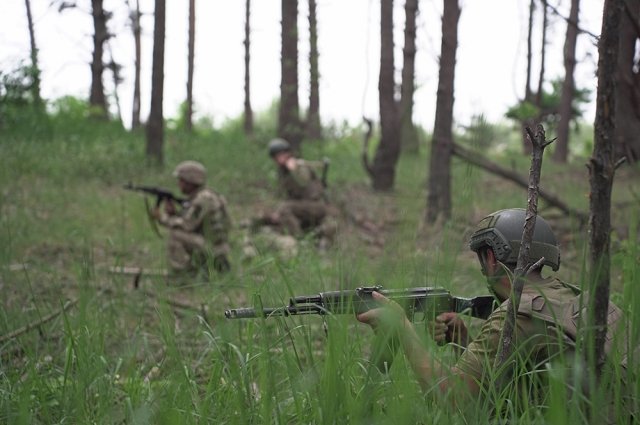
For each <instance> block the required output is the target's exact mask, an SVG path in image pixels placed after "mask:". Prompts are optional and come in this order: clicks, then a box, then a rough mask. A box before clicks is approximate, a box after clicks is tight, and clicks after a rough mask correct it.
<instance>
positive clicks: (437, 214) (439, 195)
mask: <svg viewBox="0 0 640 425" xmlns="http://www.w3.org/2000/svg"><path fill="white" fill-rule="evenodd" d="M460 12H461V11H460V6H459V4H458V0H444V12H443V15H442V46H441V53H440V73H439V76H438V94H437V99H436V120H435V124H434V126H433V141H432V142H431V159H430V166H429V183H428V184H429V187H428V189H429V190H428V195H427V212H426V217H425V219H426V222H427V223H436V222H437V221H438V220H439V219H444V220H448V219H449V218H450V217H451V153H452V147H453V134H452V127H453V101H454V81H455V69H456V50H457V48H458V21H459V19H460Z"/></svg>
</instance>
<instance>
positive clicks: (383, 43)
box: [371, 0, 400, 191]
mask: <svg viewBox="0 0 640 425" xmlns="http://www.w3.org/2000/svg"><path fill="white" fill-rule="evenodd" d="M380 4H381V7H380V77H379V79H378V93H379V101H380V130H381V131H380V133H381V135H380V144H378V148H377V149H376V154H375V157H374V158H373V164H372V166H371V171H372V175H371V177H372V186H373V189H374V190H378V191H388V190H391V189H393V185H394V181H395V174H396V163H397V162H398V157H399V155H400V137H399V136H400V135H399V125H398V110H397V106H396V101H395V96H394V91H395V84H394V78H393V77H394V68H393V0H382V1H381V2H380Z"/></svg>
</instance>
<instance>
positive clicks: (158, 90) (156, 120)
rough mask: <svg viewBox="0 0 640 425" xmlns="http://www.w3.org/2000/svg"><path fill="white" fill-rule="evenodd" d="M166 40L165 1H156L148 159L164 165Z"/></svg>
mask: <svg viewBox="0 0 640 425" xmlns="http://www.w3.org/2000/svg"><path fill="white" fill-rule="evenodd" d="M164 38H165V0H155V17H154V27H153V64H152V73H151V109H150V111H149V120H148V121H147V149H146V152H147V158H149V159H150V160H152V161H153V162H155V163H156V164H158V165H162V163H163V161H164V158H163V145H164V116H163V112H162V100H163V98H164Z"/></svg>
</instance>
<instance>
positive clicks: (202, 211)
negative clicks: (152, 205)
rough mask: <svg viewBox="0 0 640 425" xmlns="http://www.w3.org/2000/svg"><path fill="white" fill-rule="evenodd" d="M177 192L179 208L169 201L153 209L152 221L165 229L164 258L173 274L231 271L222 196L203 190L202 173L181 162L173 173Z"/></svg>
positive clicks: (197, 167) (194, 164) (197, 166)
mask: <svg viewBox="0 0 640 425" xmlns="http://www.w3.org/2000/svg"><path fill="white" fill-rule="evenodd" d="M173 176H174V177H176V178H177V179H178V186H179V188H180V191H181V192H182V193H183V194H185V195H186V196H187V200H186V202H184V203H183V205H182V206H181V208H180V207H178V206H176V204H175V203H174V202H173V201H172V200H165V201H164V202H163V204H164V208H163V209H161V208H156V209H155V210H154V211H153V215H154V217H155V218H156V219H157V220H158V223H160V225H162V226H164V227H167V228H168V229H169V237H168V240H167V254H168V261H169V266H170V267H171V270H172V271H173V272H174V273H187V274H193V275H195V274H197V273H198V272H200V271H205V272H206V273H207V274H208V272H209V271H210V270H211V269H214V270H216V271H217V272H218V273H224V272H227V271H229V269H230V268H231V266H230V263H229V259H228V255H229V240H228V233H229V228H230V227H231V220H230V219H229V215H228V213H227V201H226V200H225V198H224V196H222V195H220V194H218V193H216V192H214V191H213V190H211V189H209V188H207V187H206V186H205V183H206V177H207V173H206V169H205V168H204V166H203V165H202V164H201V163H199V162H196V161H184V162H181V163H180V164H178V166H177V167H176V168H175V170H174V172H173Z"/></svg>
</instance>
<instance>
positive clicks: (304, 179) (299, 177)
mask: <svg viewBox="0 0 640 425" xmlns="http://www.w3.org/2000/svg"><path fill="white" fill-rule="evenodd" d="M290 172H291V177H293V179H294V180H295V182H296V183H297V184H299V185H300V186H302V187H305V186H307V185H308V184H309V183H311V181H312V180H313V178H314V173H313V170H312V169H311V167H309V165H307V163H306V162H305V161H303V160H301V159H300V160H298V161H296V168H295V169H293V170H291V171H290Z"/></svg>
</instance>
